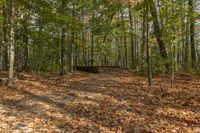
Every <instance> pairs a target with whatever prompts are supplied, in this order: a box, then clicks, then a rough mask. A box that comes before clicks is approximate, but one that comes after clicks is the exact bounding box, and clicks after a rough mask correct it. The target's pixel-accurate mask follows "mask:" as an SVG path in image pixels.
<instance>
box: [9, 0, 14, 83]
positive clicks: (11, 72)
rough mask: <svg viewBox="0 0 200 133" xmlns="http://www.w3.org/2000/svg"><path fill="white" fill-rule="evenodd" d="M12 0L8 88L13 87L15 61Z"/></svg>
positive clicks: (11, 8) (12, 3) (12, 4)
mask: <svg viewBox="0 0 200 133" xmlns="http://www.w3.org/2000/svg"><path fill="white" fill-rule="evenodd" d="M14 43H15V40H14V0H10V36H9V53H10V58H9V59H10V60H9V74H8V86H11V87H12V86H13V82H14V60H15V49H14Z"/></svg>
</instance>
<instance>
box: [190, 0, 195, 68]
mask: <svg viewBox="0 0 200 133" xmlns="http://www.w3.org/2000/svg"><path fill="white" fill-rule="evenodd" d="M188 4H189V16H190V43H191V58H192V68H195V67H196V60H197V57H196V46H195V20H194V3H193V0H189V2H188Z"/></svg>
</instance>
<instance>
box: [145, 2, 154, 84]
mask: <svg viewBox="0 0 200 133" xmlns="http://www.w3.org/2000/svg"><path fill="white" fill-rule="evenodd" d="M145 2H146V1H145ZM148 14H149V7H148V6H147V7H146V15H145V17H146V46H147V65H148V82H149V85H150V86H151V85H152V66H151V51H150V45H149V23H148Z"/></svg>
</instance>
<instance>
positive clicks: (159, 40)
mask: <svg viewBox="0 0 200 133" xmlns="http://www.w3.org/2000/svg"><path fill="white" fill-rule="evenodd" d="M149 1H150V2H151V3H150V11H151V15H152V17H153V26H154V33H155V35H156V39H157V43H158V46H159V49H160V54H161V56H162V58H164V59H167V56H168V55H167V50H166V46H165V43H164V41H163V36H162V32H161V29H160V25H159V22H158V16H157V11H156V7H155V3H154V1H153V0H149Z"/></svg>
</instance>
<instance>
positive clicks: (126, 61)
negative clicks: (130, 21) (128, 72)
mask: <svg viewBox="0 0 200 133" xmlns="http://www.w3.org/2000/svg"><path fill="white" fill-rule="evenodd" d="M121 20H122V23H123V25H122V30H123V32H124V38H123V41H124V56H125V62H124V63H125V64H124V65H125V66H124V67H125V68H128V52H127V37H126V27H125V22H124V14H123V11H122V10H121Z"/></svg>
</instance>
